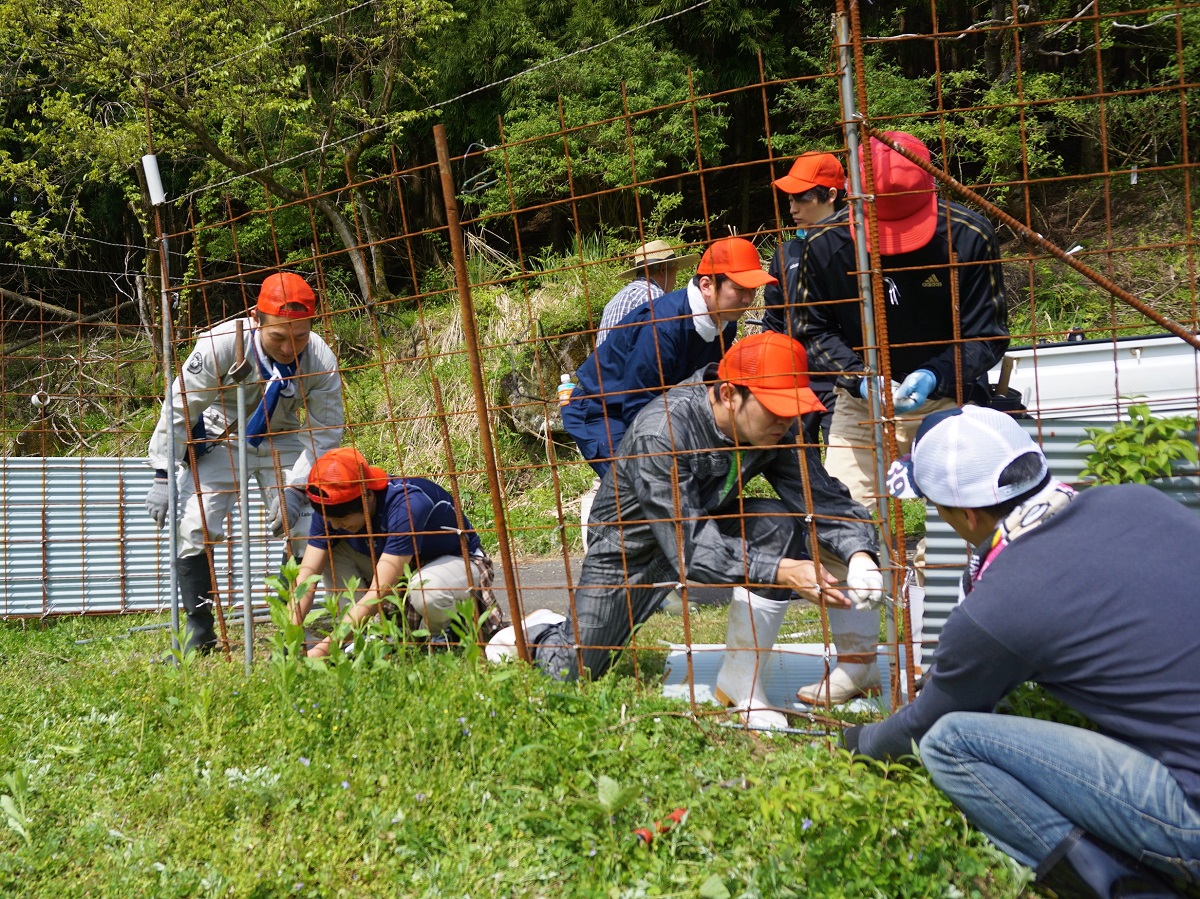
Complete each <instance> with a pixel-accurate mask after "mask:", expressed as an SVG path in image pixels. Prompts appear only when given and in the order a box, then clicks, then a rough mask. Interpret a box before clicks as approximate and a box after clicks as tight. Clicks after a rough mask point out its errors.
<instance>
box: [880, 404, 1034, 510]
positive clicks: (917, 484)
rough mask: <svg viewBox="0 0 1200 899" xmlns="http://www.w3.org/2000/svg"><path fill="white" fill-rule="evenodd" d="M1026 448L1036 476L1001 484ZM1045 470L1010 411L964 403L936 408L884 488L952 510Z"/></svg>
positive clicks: (1014, 491)
mask: <svg viewBox="0 0 1200 899" xmlns="http://www.w3.org/2000/svg"><path fill="white" fill-rule="evenodd" d="M1028 453H1037V454H1038V456H1039V457H1041V465H1040V466H1038V473H1037V475H1036V476H1035V477H1031V478H1027V479H1026V480H1023V481H1021V482H1020V483H1016V484H1003V485H1002V484H1001V483H1000V474H1001V473H1002V472H1003V471H1004V469H1005V468H1007V467H1008V466H1009V465H1010V464H1011V463H1012V462H1014V461H1015V460H1016V459H1018V458H1019V457H1021V456H1024V455H1026V454H1028ZM1049 470H1050V467H1049V465H1048V464H1047V463H1046V457H1045V456H1044V455H1042V451H1041V449H1040V448H1039V447H1038V445H1037V444H1036V443H1034V442H1033V439H1032V438H1031V437H1030V436H1029V434H1028V433H1026V431H1025V429H1024V428H1022V427H1021V426H1020V425H1019V424H1017V423H1016V422H1015V421H1013V419H1012V418H1011V417H1010V416H1008V415H1005V414H1004V413H1003V412H998V411H996V410H995V409H985V408H983V407H982V406H963V407H961V408H956V409H947V410H945V411H944V412H935V413H934V414H933V415H930V416H927V417H926V418H925V420H924V421H923V422H921V426H920V428H918V429H917V435H916V437H915V438H914V439H913V451H912V452H911V453H910V454H909V455H907V456H904V457H903V458H901V459H898V460H896V461H895V462H893V463H892V466H891V468H889V469H888V493H890V494H891V495H892V496H894V497H896V498H897V499H918V498H924V499H928V500H930V501H931V502H934V503H937V504H938V505H939V506H948V507H950V508H953V509H984V508H987V507H988V506H994V505H997V504H998V503H1002V502H1004V501H1005V500H1009V499H1012V498H1013V497H1015V496H1020V495H1021V494H1022V493H1027V492H1028V491H1030V490H1032V489H1033V488H1034V487H1036V486H1037V485H1038V484H1040V483H1041V482H1042V480H1043V479H1044V478H1045V477H1046V474H1047V472H1049Z"/></svg>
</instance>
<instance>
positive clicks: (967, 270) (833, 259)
mask: <svg viewBox="0 0 1200 899" xmlns="http://www.w3.org/2000/svg"><path fill="white" fill-rule="evenodd" d="M833 221H836V222H837V223H838V227H832V228H822V229H820V230H819V231H816V232H814V233H813V234H812V235H810V236H809V238H808V240H807V241H806V242H805V244H804V251H803V254H802V257H801V260H800V273H801V274H800V277H801V281H800V287H801V291H802V297H801V302H800V304H799V306H798V308H797V309H796V310H795V319H794V321H795V322H796V329H797V336H798V337H799V338H800V339H801V340H803V341H804V344H805V346H807V347H808V360H809V367H810V368H812V369H813V370H814V371H830V372H840V373H842V376H841V377H839V378H838V380H837V384H838V386H839V387H844V388H845V389H847V390H849V391H850V392H851V393H853V394H855V395H857V394H858V382H859V380H860V377H861V373H862V372H863V370H864V369H865V364H864V362H863V359H864V355H863V343H864V341H863V334H862V314H861V300H860V295H859V290H858V277H857V275H856V274H855V272H856V271H857V270H858V266H857V264H856V262H855V258H854V241H853V239H852V237H851V232H850V227H849V210H848V209H847V210H843V211H842V212H840V213H838V214H837V215H836V216H835V217H834V219H833ZM951 248H953V252H954V262H955V267H954V268H952V267H951V265H950V251H951ZM881 258H882V264H883V274H884V289H885V290H886V291H887V296H886V297H885V305H886V309H887V334H888V343H889V345H890V354H889V357H888V358H889V362H890V364H891V376H892V378H893V379H894V380H896V381H902V380H904V378H905V377H906V376H907V375H908V374H910V373H911V372H913V371H916V370H917V369H919V368H924V369H928V370H929V371H931V372H933V373H934V374H935V375H936V376H937V381H938V383H937V388H936V389H935V390H934V392H933V394H932V395H933V396H934V397H957V395H958V383H959V373H961V377H962V383H963V385H964V389H965V390H968V389H969V387H970V385H971V384H973V383H974V382H976V381H978V380H979V379H980V378H982V377H984V376H985V374H986V372H987V371H988V369H990V368H991V367H992V366H993V365H995V364H996V362H998V361H999V359H1000V357H1001V356H1003V355H1004V351H1005V350H1006V349H1007V348H1008V315H1007V311H1006V309H1005V304H1004V282H1003V279H1002V276H1001V270H1000V248H999V245H998V244H997V242H996V233H995V231H993V230H992V226H991V224H990V223H989V222H988V220H987V219H986V218H984V217H983V216H982V215H980V214H979V213H978V212H975V211H973V210H971V209H968V208H967V207H965V206H962V205H960V204H958V203H954V202H951V201H948V200H939V201H938V223H937V230H936V231H935V232H934V235H933V239H932V240H930V242H929V243H928V244H926V245H925V246H924V247H922V248H921V249H919V250H916V251H914V252H911V253H902V254H899V255H896V256H883V257H881ZM952 277H953V278H957V281H958V283H957V293H958V298H957V299H958V314H957V319H958V320H957V322H956V321H955V310H954V306H953V302H952V300H953V294H952V291H951V278H952Z"/></svg>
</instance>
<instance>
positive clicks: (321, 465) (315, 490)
mask: <svg viewBox="0 0 1200 899" xmlns="http://www.w3.org/2000/svg"><path fill="white" fill-rule="evenodd" d="M387 485H388V473H387V472H386V471H384V470H383V469H382V468H376V467H375V466H373V465H368V464H367V460H366V459H364V458H363V454H362V453H360V452H359V451H358V450H356V449H355V448H354V447H352V446H342V447H338V448H337V449H334V450H330V451H329V452H327V453H326V454H325V455H323V456H322V457H321V458H319V459H318V460H317V461H316V464H315V465H313V467H312V471H310V472H309V473H308V487H307V488H306V490H307V493H308V498H309V499H310V500H312V501H313V502H314V503H316V504H317V505H319V506H340V505H341V504H342V503H348V502H350V501H351V500H355V499H361V498H362V496H363V495H364V494H365V492H366V491H367V490H384V489H386V488H387Z"/></svg>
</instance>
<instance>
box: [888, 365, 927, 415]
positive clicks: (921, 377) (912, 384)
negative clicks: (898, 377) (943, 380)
mask: <svg viewBox="0 0 1200 899" xmlns="http://www.w3.org/2000/svg"><path fill="white" fill-rule="evenodd" d="M935 387H937V375H935V374H934V373H933V372H931V371H929V370H928V369H925V368H918V369H917V370H916V371H914V372H913V373H912V374H911V375H909V376H908V377H907V378H905V379H904V383H903V384H901V385H900V387H899V389H898V390H896V391H895V393H893V394H892V408H894V409H895V410H896V411H897V412H912V411H913V410H914V409H920V408H921V407H922V406H924V405H925V401H926V400H928V399H929V394H931V393H933V390H934V388H935Z"/></svg>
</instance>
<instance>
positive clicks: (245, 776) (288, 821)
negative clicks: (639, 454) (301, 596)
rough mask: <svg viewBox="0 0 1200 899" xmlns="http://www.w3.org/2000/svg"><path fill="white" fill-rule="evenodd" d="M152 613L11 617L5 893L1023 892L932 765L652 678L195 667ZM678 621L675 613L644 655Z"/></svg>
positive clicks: (433, 667) (715, 615)
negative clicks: (668, 689)
mask: <svg viewBox="0 0 1200 899" xmlns="http://www.w3.org/2000/svg"><path fill="white" fill-rule="evenodd" d="M722 616H723V613H722V612H720V610H700V611H699V613H698V614H697V616H695V617H696V619H697V620H696V621H694V622H693V626H694V627H697V628H698V630H699V631H700V632H703V631H705V629H706V628H707V629H709V630H711V629H713V628H718V629H719V622H720V620H721V619H722ZM133 623H138V620H137V619H129V618H125V619H120V620H114V619H107V620H103V619H70V620H61V621H58V622H56V623H52V624H46V625H40V624H31V625H29V626H28V627H24V626H21V625H19V624H11V623H10V624H6V625H3V626H0V690H2V691H3V695H4V697H5V699H4V703H3V705H2V706H0V760H2V761H0V778H3V779H2V780H0V794H2V796H0V798H2V797H7V799H3V801H2V803H0V804H2V806H3V811H2V812H0V894H4V895H14V896H15V895H21V896H34V897H36V896H54V897H73V896H92V897H107V896H111V897H127V896H155V897H160V896H161V897H169V896H181V897H182V896H188V897H192V896H213V897H215V896H240V897H274V896H284V895H287V896H312V897H316V896H319V897H334V896H355V897H359V896H421V897H424V896H555V897H559V896H589V897H590V896H596V897H622V896H642V895H647V896H648V895H661V896H668V895H670V896H706V897H711V896H729V895H732V896H825V897H837V896H853V897H858V896H873V895H874V896H888V897H893V896H913V897H930V896H980V897H982V896H988V897H990V896H1016V895H1017V894H1018V892H1019V890H1020V881H1021V878H1020V876H1019V874H1018V873H1017V872H1015V871H1014V870H1013V869H1012V868H1011V867H1010V866H1009V865H1008V864H1007V863H1006V862H1005V861H1004V860H1003V857H1002V856H1001V855H1000V854H999V853H997V852H996V851H995V850H993V849H992V848H990V847H989V846H987V845H986V843H985V842H984V840H983V839H982V837H981V836H980V835H979V834H977V833H975V832H973V831H972V830H971V829H970V828H968V827H967V826H966V825H965V824H964V822H963V820H962V818H961V816H960V815H959V814H958V812H957V811H955V810H954V809H953V808H952V807H951V806H950V805H949V803H948V802H947V801H946V800H945V799H944V798H943V797H942V796H941V795H940V794H939V793H938V791H937V790H936V789H934V788H933V787H932V786H931V785H930V783H929V782H928V779H927V778H926V776H925V774H924V773H923V771H922V770H921V769H919V768H917V769H910V768H906V767H903V766H883V765H877V764H864V763H862V762H859V763H857V764H852V763H851V761H850V760H849V759H848V757H846V756H845V755H844V754H841V753H839V752H836V751H831V750H830V749H829V747H828V746H827V745H826V743H825V741H824V740H821V739H796V738H786V739H784V738H776V739H763V738H760V737H757V736H754V735H747V734H744V733H740V732H737V731H735V730H731V729H729V728H727V727H723V726H721V725H720V723H719V721H718V720H716V719H714V718H710V717H702V718H693V717H691V716H690V715H689V714H688V709H687V707H686V706H684V705H681V704H679V703H677V702H673V701H668V700H666V699H664V698H662V697H661V696H660V695H659V690H658V688H657V685H656V683H655V682H654V680H653V678H649V679H648V680H647V681H645V682H643V683H641V684H639V683H638V682H636V681H634V680H633V679H631V678H629V677H627V676H624V675H622V674H621V673H620V672H619V671H618V672H617V673H616V675H615V676H610V677H608V678H605V679H603V680H601V681H600V682H599V683H596V684H591V685H586V686H576V685H568V686H563V685H556V684H553V683H551V682H549V681H548V680H546V679H545V678H543V677H542V676H540V675H539V674H537V673H536V672H533V671H530V670H528V669H527V668H526V667H524V666H522V665H519V664H514V665H509V666H505V667H489V666H485V665H476V664H471V663H470V662H468V661H467V659H466V658H465V657H464V656H463V655H461V654H458V653H440V654H435V655H432V656H428V655H423V654H421V653H418V652H416V651H409V652H405V653H401V654H400V655H399V656H396V657H393V658H392V659H391V660H383V659H381V660H379V661H377V662H376V663H375V664H374V670H362V669H354V668H346V669H345V670H344V671H342V672H341V673H340V674H339V673H336V671H335V670H334V669H329V670H313V669H309V668H306V667H302V666H300V665H298V664H297V663H295V662H284V661H277V662H269V661H266V660H265V659H263V660H261V661H259V662H258V663H257V664H256V665H255V666H254V669H253V671H252V672H251V673H250V674H249V676H246V675H245V674H244V673H243V668H242V665H241V664H240V663H238V662H235V663H234V664H228V663H226V662H224V661H223V660H221V659H215V658H214V659H200V660H195V661H194V662H193V663H192V664H188V665H184V666H183V667H182V668H178V669H177V668H174V667H170V666H164V665H162V664H160V663H159V661H158V659H159V657H160V656H161V655H162V652H163V650H164V648H165V645H166V639H167V638H166V634H165V632H164V631H151V632H144V633H135V634H133V635H130V636H128V637H124V635H125V634H126V633H127V629H128V627H129V626H130V625H131V624H133ZM678 625H679V619H671V618H668V617H666V616H656V618H655V619H654V621H653V623H652V627H648V628H647V629H644V630H643V632H642V634H640V635H639V639H640V640H642V642H646V641H648V640H651V639H658V636H657V635H659V634H665V633H667V631H669V630H670V629H671V628H673V627H674V628H677V627H678ZM267 630H268V631H269V630H270V628H267ZM121 637H124V638H121ZM83 638H86V639H90V640H91V642H90V643H87V644H86V645H76V643H75V641H76V640H79V639H83ZM260 658H262V657H261V656H260ZM627 658H628V657H627ZM643 674H644V675H645V674H646V672H645V671H643ZM678 807H686V808H687V809H688V810H689V817H688V818H687V820H686V822H685V823H684V824H683V825H681V826H678V827H676V828H674V829H673V830H671V831H670V832H669V833H665V834H662V835H660V836H659V837H658V838H657V839H656V840H655V841H654V843H653V844H652V846H651V847H650V848H649V849H646V848H643V847H641V846H640V845H639V844H638V842H637V840H636V838H635V837H634V835H633V831H634V830H635V829H637V828H640V827H651V828H653V827H654V824H655V822H657V821H660V820H662V819H664V818H665V817H666V815H667V814H668V813H670V812H671V811H672V810H673V809H675V808H678Z"/></svg>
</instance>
